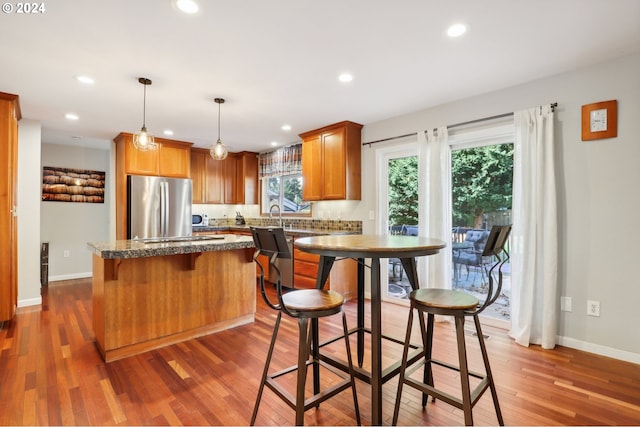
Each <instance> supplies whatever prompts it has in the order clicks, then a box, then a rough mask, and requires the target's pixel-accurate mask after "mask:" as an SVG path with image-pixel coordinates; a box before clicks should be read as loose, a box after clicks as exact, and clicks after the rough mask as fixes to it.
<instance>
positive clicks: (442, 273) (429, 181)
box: [418, 127, 451, 289]
mask: <svg viewBox="0 0 640 427" xmlns="http://www.w3.org/2000/svg"><path fill="white" fill-rule="evenodd" d="M448 135H449V134H448V131H447V128H446V127H440V128H438V129H437V130H436V132H434V131H433V130H428V131H427V132H426V135H425V132H422V131H420V132H418V146H419V154H418V155H419V159H418V165H419V166H418V167H419V168H420V170H419V176H420V182H419V192H420V194H421V195H424V196H425V197H420V198H419V216H420V224H419V234H420V235H421V236H429V237H434V238H436V239H441V240H444V241H445V242H446V243H447V247H446V248H445V249H444V250H442V251H441V252H440V253H439V254H438V255H435V256H428V257H422V258H420V261H419V262H420V266H419V269H420V272H419V273H420V277H426V278H427V280H426V281H423V282H422V283H421V286H422V287H426V288H447V289H451V257H450V256H449V252H448V251H450V249H449V248H450V247H451V195H450V191H449V188H451V184H450V177H451V149H450V147H449V142H448V139H449V138H448ZM423 166H424V167H425V168H426V170H422V168H423ZM425 261H426V262H425Z"/></svg>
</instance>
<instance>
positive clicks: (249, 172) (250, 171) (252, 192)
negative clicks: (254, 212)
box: [242, 153, 258, 205]
mask: <svg viewBox="0 0 640 427" xmlns="http://www.w3.org/2000/svg"><path fill="white" fill-rule="evenodd" d="M242 171H243V173H242V179H243V183H244V185H243V192H244V197H243V200H242V203H245V204H249V205H257V204H258V155H257V154H256V153H244V154H243V156H242Z"/></svg>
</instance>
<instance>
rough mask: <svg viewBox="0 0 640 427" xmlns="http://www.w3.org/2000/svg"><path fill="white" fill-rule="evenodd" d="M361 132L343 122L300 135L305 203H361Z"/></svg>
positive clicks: (360, 126)
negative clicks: (338, 201)
mask: <svg viewBox="0 0 640 427" xmlns="http://www.w3.org/2000/svg"><path fill="white" fill-rule="evenodd" d="M361 129H362V125H360V124H358V123H354V122H349V121H344V122H340V123H336V124H333V125H330V126H326V127H323V128H321V129H316V130H313V131H309V132H305V133H302V134H300V135H299V136H300V138H302V177H303V182H304V186H303V188H302V198H303V199H304V200H309V201H314V200H360V198H361V183H360V181H361V148H362V142H361Z"/></svg>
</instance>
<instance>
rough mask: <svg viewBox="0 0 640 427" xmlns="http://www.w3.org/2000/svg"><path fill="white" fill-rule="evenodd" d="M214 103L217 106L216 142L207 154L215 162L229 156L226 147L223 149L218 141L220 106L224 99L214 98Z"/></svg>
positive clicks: (222, 145) (223, 146)
mask: <svg viewBox="0 0 640 427" xmlns="http://www.w3.org/2000/svg"><path fill="white" fill-rule="evenodd" d="M214 101H215V102H216V103H217V104H218V142H216V143H215V144H214V145H212V146H211V148H210V149H209V154H211V157H213V158H214V159H215V160H224V159H226V158H227V154H229V152H228V151H227V147H225V145H224V144H223V143H222V141H221V140H220V104H224V99H223V98H216V99H214Z"/></svg>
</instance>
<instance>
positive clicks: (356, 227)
mask: <svg viewBox="0 0 640 427" xmlns="http://www.w3.org/2000/svg"><path fill="white" fill-rule="evenodd" d="M244 220H245V222H246V224H247V225H254V226H256V227H268V226H277V225H278V219H277V218H266V217H258V218H245V219H244ZM209 225H210V226H212V227H215V226H233V225H236V220H235V218H209ZM282 225H283V226H284V227H285V228H293V229H299V230H305V229H310V230H335V231H351V232H355V233H358V232H359V233H362V221H343V220H339V219H311V218H309V219H307V218H282Z"/></svg>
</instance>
